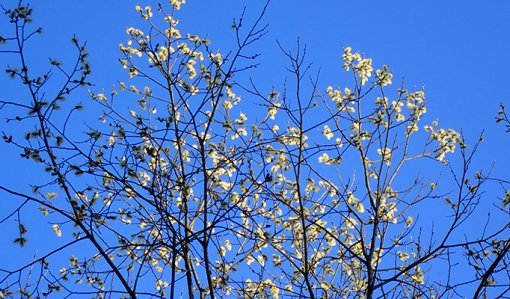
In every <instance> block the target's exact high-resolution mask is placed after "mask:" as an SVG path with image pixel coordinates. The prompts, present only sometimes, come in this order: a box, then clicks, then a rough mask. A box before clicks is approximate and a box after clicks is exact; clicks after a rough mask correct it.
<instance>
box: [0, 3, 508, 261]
mask: <svg viewBox="0 0 510 299" xmlns="http://www.w3.org/2000/svg"><path fill="white" fill-rule="evenodd" d="M3 2H5V4H6V6H9V5H11V4H14V3H15V2H17V1H11V0H7V1H3ZM148 2H149V1H145V2H142V1H133V0H125V1H104V0H103V1H97V0H89V1H65V0H52V1H41V0H39V1H38V0H34V1H31V3H32V5H33V7H34V9H35V15H34V18H35V23H36V24H37V25H40V26H43V27H44V31H45V33H44V35H43V36H42V37H41V38H38V39H37V40H36V41H35V42H34V45H35V44H36V45H37V46H36V47H34V48H33V49H32V51H33V52H31V53H30V54H31V55H32V57H33V59H34V63H36V64H37V61H36V60H35V56H34V54H37V55H39V56H40V59H41V60H40V61H42V62H44V63H46V61H47V60H46V58H47V57H57V58H62V60H63V61H64V62H65V61H66V59H70V57H73V56H72V55H74V52H72V48H71V43H70V39H71V37H72V36H73V34H76V35H77V36H78V38H79V39H80V40H81V41H87V43H88V49H89V52H90V54H91V63H92V69H93V75H92V77H91V79H92V81H93V82H94V84H95V85H96V87H95V88H97V89H100V88H103V87H104V88H105V90H109V88H110V87H111V86H112V85H113V84H116V82H117V80H124V79H125V78H126V75H125V73H124V71H123V70H122V69H121V68H120V66H119V63H118V62H117V58H118V57H120V52H119V51H118V44H119V43H121V42H125V39H126V35H125V33H124V31H125V29H126V28H127V27H129V26H132V25H136V24H137V23H138V22H139V18H137V13H136V12H135V10H134V6H135V5H136V4H140V5H142V6H143V5H147V4H148ZM188 2H189V3H188V4H186V5H185V6H184V7H183V9H182V15H181V17H180V19H181V23H182V26H181V28H184V29H182V31H186V32H188V31H189V32H197V33H199V34H201V35H206V34H207V35H208V37H209V38H210V39H211V40H212V41H213V46H212V47H213V49H214V47H216V48H218V49H220V50H224V49H228V46H229V44H230V43H231V42H232V38H233V32H232V31H231V30H230V29H229V27H230V23H231V21H232V18H234V17H238V16H239V14H240V12H241V11H242V9H243V6H245V5H246V6H247V18H248V20H249V19H250V18H253V16H254V15H256V13H257V11H258V10H259V9H260V8H261V7H262V4H263V2H262V1H240V0H224V1H198V0H195V1H193V0H188ZM509 16H510V2H508V1H503V0H500V1H491V2H490V3H489V2H482V1H439V0H433V1H404V0H397V1H343V0H340V1H334V0H327V1H320V2H319V1H316V2H312V1H301V0H294V1H290V0H274V1H273V3H271V4H270V6H269V9H268V13H267V15H266V17H265V19H264V20H265V22H266V23H268V24H269V34H267V35H266V36H265V38H264V39H263V40H261V41H260V43H259V45H258V46H256V48H255V49H256V51H257V52H260V53H261V54H262V56H261V57H260V63H261V65H260V67H259V68H258V69H257V70H255V71H254V72H253V76H254V77H256V78H262V79H260V80H261V84H263V85H265V86H267V87H270V86H271V85H272V84H275V85H278V84H281V83H282V80H283V79H284V78H285V76H287V75H288V74H287V73H286V72H285V70H284V67H285V66H286V63H287V61H286V60H285V58H284V55H283V54H282V53H281V51H280V50H279V48H278V46H277V41H279V42H280V43H281V44H282V45H283V47H284V48H289V49H295V45H296V40H297V38H298V37H299V38H300V41H301V43H302V44H306V45H307V50H308V61H309V62H310V63H312V68H313V69H314V70H318V69H320V70H321V82H322V84H323V86H324V89H325V88H326V87H327V86H328V85H333V86H343V84H342V78H344V77H342V76H343V74H342V72H343V71H342V62H341V59H340V57H341V54H342V47H343V46H351V47H353V48H354V49H355V50H357V51H360V52H363V53H365V54H366V56H368V57H372V58H373V60H374V64H375V66H381V65H382V64H387V65H389V66H390V70H391V71H392V72H393V74H394V82H398V81H400V79H404V80H405V82H406V86H408V87H409V88H413V87H414V88H417V89H420V88H421V87H422V86H424V87H425V92H426V96H427V101H428V112H427V115H426V122H430V121H432V120H434V119H436V118H437V119H439V121H440V126H441V127H446V128H454V129H456V130H459V131H460V130H463V132H464V133H465V135H466V137H467V142H468V144H470V143H473V142H474V141H475V140H476V139H477V137H478V135H479V134H480V133H481V131H482V130H484V131H485V134H484V135H485V136H486V142H484V143H483V144H482V146H481V148H480V151H479V155H478V159H477V162H476V165H475V167H476V168H490V166H491V164H492V163H493V162H494V161H496V164H495V168H494V175H495V176H500V177H505V178H507V179H508V177H509V173H508V168H509V167H510V158H509V157H508V154H507V152H508V150H507V149H508V148H510V135H508V134H505V133H504V128H503V127H502V126H498V125H496V124H495V116H496V113H497V111H498V105H499V103H500V102H502V103H506V104H507V105H510V83H509V81H508V70H509V69H510V55H508V53H510V34H508V30H509V29H510V18H509ZM9 30H10V29H9V24H7V23H6V22H5V21H4V20H3V21H2V22H0V32H2V33H3V32H5V31H9ZM0 62H1V64H2V67H3V65H4V64H5V63H6V62H8V60H7V59H6V58H5V57H0ZM340 75H341V76H340ZM1 76H5V75H3V74H2V75H1ZM0 82H7V81H5V77H4V78H2V79H1V81H0ZM1 89H2V90H5V89H7V88H6V87H5V85H4V86H2V87H1ZM6 94H7V95H9V96H14V95H15V94H16V90H12V89H9V90H8V91H6ZM0 96H1V95H0ZM81 96H83V98H84V100H86V96H85V92H83V93H82V94H81ZM0 150H2V151H4V150H6V147H5V146H3V145H2V147H0ZM13 157H15V156H13ZM13 165H14V164H13ZM27 167H28V165H26V166H25V167H19V168H14V167H13V169H14V175H13V174H12V173H9V174H7V173H6V172H2V173H1V174H0V180H2V181H4V182H8V183H12V184H14V185H22V184H23V183H24V180H23V179H22V178H26V173H27V170H28V168H27ZM496 191H497V192H488V193H487V196H489V197H495V196H500V194H499V193H498V192H499V191H501V190H496ZM503 221H504V219H503ZM2 261H3V257H2V259H0V262H2Z"/></svg>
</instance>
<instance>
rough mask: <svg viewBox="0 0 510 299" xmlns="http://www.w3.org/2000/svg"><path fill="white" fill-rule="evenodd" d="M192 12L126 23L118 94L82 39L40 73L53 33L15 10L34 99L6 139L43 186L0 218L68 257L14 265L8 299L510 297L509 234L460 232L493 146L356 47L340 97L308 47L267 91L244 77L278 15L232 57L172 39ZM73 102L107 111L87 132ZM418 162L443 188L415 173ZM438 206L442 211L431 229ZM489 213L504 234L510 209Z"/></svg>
mask: <svg viewBox="0 0 510 299" xmlns="http://www.w3.org/2000/svg"><path fill="white" fill-rule="evenodd" d="M184 2H185V1H184V0H172V1H170V3H171V4H170V5H169V6H168V7H167V6H164V5H161V4H160V5H158V6H157V8H154V9H153V8H151V7H149V6H147V7H140V6H137V7H136V10H137V11H138V13H139V15H140V17H141V18H142V19H143V20H145V27H144V28H141V29H139V28H134V27H129V28H128V29H127V32H126V33H127V34H128V41H127V43H126V44H124V45H120V47H119V48H120V51H121V55H122V59H120V63H121V66H122V67H123V68H124V69H125V70H126V71H127V72H128V74H129V77H130V80H129V82H119V83H118V87H117V88H115V89H114V90H112V91H111V92H104V91H101V89H98V88H97V87H96V86H93V85H92V83H91V82H89V81H88V76H89V74H90V72H91V68H90V65H89V64H88V62H87V57H88V55H87V52H86V48H85V44H83V43H80V42H79V41H78V38H76V37H73V39H72V43H73V45H74V47H75V49H76V53H77V54H76V62H75V64H74V65H73V66H72V67H71V68H66V67H65V66H64V65H63V64H61V63H60V62H59V61H57V60H55V59H50V63H49V64H50V67H51V70H49V71H47V72H43V73H42V74H41V75H37V74H36V73H35V72H34V71H33V70H32V68H31V67H30V66H29V65H28V63H27V57H26V55H27V54H26V49H27V47H29V45H30V43H31V42H32V41H31V40H32V38H34V37H35V36H36V35H37V34H39V33H41V32H42V30H41V29H36V30H34V31H30V30H31V29H30V28H31V27H30V23H31V21H32V8H31V7H30V6H29V5H28V4H25V3H23V2H21V1H20V3H19V5H18V6H17V7H15V8H11V9H6V8H4V12H5V15H6V16H7V18H8V20H9V21H10V22H11V23H12V24H13V26H14V30H15V34H14V36H3V37H1V38H0V41H1V42H3V43H6V45H4V46H3V47H4V48H3V49H2V50H1V53H3V54H4V55H12V57H13V59H14V58H15V59H16V61H17V62H16V64H17V65H14V63H13V64H12V65H10V66H8V68H7V70H6V71H7V74H8V75H9V76H10V77H12V79H14V80H17V81H18V82H20V83H21V84H22V85H23V86H24V91H25V92H26V94H27V96H26V97H20V98H18V99H15V100H12V101H11V100H2V101H1V102H0V103H1V106H0V107H1V111H2V113H3V115H2V116H3V117H4V118H6V121H7V122H8V123H11V124H12V123H13V122H14V123H15V124H16V128H15V129H13V130H12V131H7V129H6V131H4V132H3V139H4V141H5V142H6V143H8V144H9V145H10V146H12V148H13V150H14V149H15V150H18V151H19V152H20V153H21V157H22V158H23V159H27V160H29V161H30V162H31V163H34V164H35V165H34V167H38V168H41V169H44V171H45V172H46V175H45V176H44V179H43V177H41V178H38V179H37V182H36V180H35V179H34V182H30V184H31V185H32V192H27V191H26V190H25V189H22V190H19V189H17V188H13V187H10V186H4V185H1V186H0V190H2V192H3V194H5V195H8V196H9V200H11V201H12V200H15V201H16V204H15V206H14V207H12V209H10V210H9V211H8V213H7V214H6V216H5V218H3V219H2V220H1V222H0V223H2V225H5V226H7V225H12V224H13V223H14V224H15V225H16V226H17V229H18V232H19V233H18V237H17V238H16V239H15V240H14V243H15V244H16V245H19V246H20V247H21V248H20V249H19V250H24V249H23V247H24V246H26V245H27V244H28V242H30V240H28V239H27V237H26V236H27V231H28V229H29V228H30V227H29V225H28V224H27V222H30V223H34V221H38V222H37V223H41V224H48V226H49V227H51V228H52V230H53V231H54V233H55V234H56V235H57V236H58V237H59V240H60V242H58V243H56V244H51V246H52V247H51V248H50V249H48V250H46V251H44V252H35V253H34V258H33V260H31V261H30V262H27V263H26V264H24V265H23V266H21V267H19V268H9V267H6V266H2V267H1V268H2V269H1V272H0V273H1V276H0V288H1V292H0V294H1V295H0V296H1V297H2V298H3V297H23V298H37V297H59V298H60V297H70V296H73V297H79V296H82V297H112V298H117V297H124V298H138V297H140V298H144V297H148V298H149V297H150V298H152V297H154V298H159V297H160V298H166V297H170V298H175V297H188V298H195V297H200V298H205V297H211V298H216V297H217V298H223V297H226V296H232V297H245V298H269V297H273V298H279V297H284V298H287V297H296V298H302V297H306V298H379V297H384V298H443V297H448V298H449V297H455V296H459V295H461V294H462V295H468V296H473V297H474V298H478V297H481V296H491V297H492V296H501V297H503V296H508V291H509V286H510V284H509V280H508V278H509V273H510V272H509V271H508V263H509V258H510V254H509V248H510V240H509V239H508V222H505V221H494V220H492V218H489V219H488V220H487V221H486V222H484V223H483V225H484V227H485V228H484V229H483V230H482V231H480V233H479V234H478V233H466V232H465V231H464V229H465V228H466V227H467V226H468V225H469V224H470V223H471V222H472V221H476V218H475V216H474V215H476V210H477V208H478V207H480V206H482V205H486V203H485V202H484V201H482V198H483V188H484V186H485V184H487V183H490V182H493V181H497V182H499V183H500V184H501V186H503V187H504V186H507V182H506V181H504V180H502V179H495V178H492V177H491V174H490V171H482V170H472V169H471V164H472V161H473V159H475V157H476V156H475V153H476V151H477V148H478V145H479V143H480V141H481V139H482V138H480V141H477V142H475V143H474V145H473V146H468V145H466V141H465V140H464V138H463V136H462V134H460V133H458V132H456V131H455V130H452V129H442V128H440V127H439V125H438V123H437V122H434V123H432V124H430V125H423V124H422V123H421V120H422V116H423V114H425V113H426V106H425V93H424V90H408V89H407V87H406V86H405V85H404V83H402V84H400V85H399V86H398V87H396V88H394V87H392V86H393V81H392V80H393V75H392V74H391V72H390V70H389V68H388V67H387V66H384V65H383V66H381V67H380V68H379V69H377V70H374V67H373V65H372V60H371V59H370V58H367V57H365V56H364V55H362V54H360V53H359V52H356V51H354V50H353V49H351V48H350V47H346V48H344V52H343V55H342V59H343V62H344V64H343V67H344V69H345V71H346V72H347V73H348V74H349V78H350V82H349V84H348V85H347V87H344V88H336V87H333V86H329V87H327V85H326V86H323V83H321V82H320V80H319V76H318V75H314V74H313V73H312V70H311V68H310V67H309V65H307V63H306V47H303V46H301V45H300V43H299V42H298V44H297V48H296V49H295V50H293V51H289V50H286V49H285V48H284V47H283V46H280V47H281V49H282V53H283V55H284V56H285V57H286V58H287V59H288V61H289V71H290V74H291V76H292V80H289V81H285V82H284V83H280V84H279V86H276V85H275V86H274V87H273V88H272V89H269V90H263V89H262V88H261V87H260V86H259V85H257V83H256V81H255V80H251V79H247V78H246V77H245V74H249V73H250V70H252V69H253V68H254V67H256V64H257V61H256V59H257V54H256V52H254V48H255V44H256V42H257V41H258V40H260V39H261V38H262V37H263V36H264V35H265V34H266V32H267V26H266V25H264V23H263V16H264V14H265V13H266V9H267V6H268V3H266V5H265V6H264V7H263V9H262V10H261V12H260V14H259V15H258V17H257V18H256V19H255V21H254V22H253V24H252V25H250V26H248V25H247V23H246V22H245V20H244V13H243V15H242V16H241V17H240V18H239V19H237V20H234V22H233V23H232V29H233V32H234V39H235V44H236V47H235V48H233V49H231V50H230V52H224V53H220V52H218V51H215V50H214V48H213V47H212V45H211V42H210V41H209V40H207V39H205V38H203V37H200V36H198V35H191V34H185V33H182V32H180V31H179V26H178V25H179V20H178V19H177V16H178V14H179V10H180V8H181V6H182V5H183V4H184ZM246 26H248V27H246ZM13 61H14V60H13ZM57 76H60V78H63V83H59V84H60V85H58V86H59V88H56V89H55V88H54V85H51V84H50V83H49V82H52V80H55V79H54V78H55V77H57ZM80 87H87V88H89V94H90V97H91V99H92V100H93V101H91V102H90V103H87V104H86V105H89V106H93V107H95V109H98V110H97V111H101V114H100V120H101V122H99V123H96V122H94V121H90V122H89V123H88V124H87V129H86V132H85V133H83V134H81V133H80V130H81V129H80V128H81V127H82V120H80V119H79V118H78V116H77V115H78V114H79V113H80V110H82V109H83V106H84V104H83V103H81V102H77V101H76V99H73V97H72V95H73V93H75V92H76V91H77V90H78V89H79V88H80ZM239 95H243V98H245V100H244V101H243V102H241V97H240V96H239ZM118 98H122V99H123V100H122V102H120V103H119V101H118ZM246 98H250V99H252V101H251V102H250V101H246ZM124 99H127V100H132V102H136V104H137V107H136V108H133V107H132V104H128V105H126V104H124V103H125V101H126V100H124ZM502 115H504V111H503V112H502V113H501V114H500V116H502ZM501 119H502V121H504V120H505V119H506V118H501ZM506 121H508V120H507V119H506ZM20 130H24V131H23V132H22V133H20ZM454 152H456V153H457V154H454ZM450 157H451V158H450ZM448 159H450V161H449V160H448ZM425 164H433V165H435V166H434V167H436V168H437V169H438V170H439V171H442V170H443V171H444V170H446V171H447V172H449V173H450V176H445V177H443V176H440V177H439V179H437V178H434V176H433V174H431V176H430V177H429V176H427V175H428V173H425V175H423V176H422V174H420V173H417V172H413V171H412V169H413V168H412V167H421V166H423V165H425ZM410 177H412V178H410ZM42 179H43V181H40V180H42ZM506 194H507V195H506V197H508V193H506ZM507 201H508V200H507ZM11 205H12V203H11ZM427 205H434V206H435V209H436V211H437V214H436V215H428V214H427V215H421V216H420V209H422V208H423V207H424V206H427ZM9 207H11V206H9ZM37 209H38V210H39V211H38V212H39V213H40V214H42V215H43V216H44V217H43V219H41V218H38V217H36V216H35V215H34V210H37ZM492 209H493V210H494V211H493V213H496V214H498V213H499V216H498V217H499V218H497V217H496V219H497V220H499V219H508V218H507V217H508V207H507V206H506V205H503V204H502V203H501V201H499V202H498V204H496V205H495V206H494V207H492ZM27 218H29V219H30V221H29V220H27ZM30 229H32V228H30ZM9 241H11V240H9ZM459 271H462V272H467V273H469V274H463V275H460V274H459V273H460V272H459ZM441 272H442V273H441Z"/></svg>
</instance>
